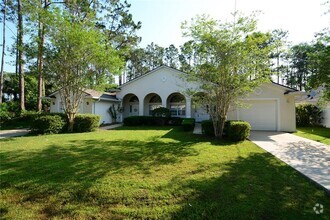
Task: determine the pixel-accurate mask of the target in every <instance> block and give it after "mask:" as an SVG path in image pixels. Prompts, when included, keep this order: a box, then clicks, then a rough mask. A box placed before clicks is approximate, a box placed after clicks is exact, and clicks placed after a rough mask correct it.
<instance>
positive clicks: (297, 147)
mask: <svg viewBox="0 0 330 220" xmlns="http://www.w3.org/2000/svg"><path fill="white" fill-rule="evenodd" d="M250 140H251V141H252V142H253V143H255V144H256V145H258V146H259V147H261V148H263V149H264V150H266V151H268V152H269V153H271V154H273V155H274V156H275V157H277V158H279V159H280V160H282V161H283V162H285V163H286V164H288V165H290V166H291V167H293V168H294V169H296V170H297V171H299V172H300V173H302V174H303V175H305V176H306V177H308V178H310V179H311V180H313V181H314V182H316V183H317V184H319V185H321V186H322V187H324V188H325V189H326V190H327V193H330V146H329V145H326V144H322V143H319V142H316V141H312V140H309V139H306V138H302V137H298V136H295V135H293V134H289V133H281V132H267V131H252V132H251V135H250Z"/></svg>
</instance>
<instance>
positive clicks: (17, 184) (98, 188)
mask: <svg viewBox="0 0 330 220" xmlns="http://www.w3.org/2000/svg"><path fill="white" fill-rule="evenodd" d="M0 162H1V172H0V175H1V176H0V177H1V194H0V213H1V214H0V218H1V219H54V218H55V219H145V218H149V219H302V218H305V219H306V218H308V219H312V218H315V217H318V218H321V219H328V218H329V216H330V214H329V210H330V209H329V207H330V197H329V196H327V195H326V194H325V192H324V190H322V189H320V188H318V187H316V185H315V184H313V183H311V182H310V181H308V180H307V179H306V178H305V177H303V176H302V175H300V174H299V173H297V172H296V171H294V170H293V169H291V168H290V167H288V166H287V165H285V164H284V163H282V162H280V161H279V160H277V159H275V158H274V157H273V156H272V155H270V154H268V153H266V152H265V151H264V150H262V149H260V148H259V147H257V146H256V145H254V144H253V143H251V142H249V141H245V142H240V143H233V142H228V141H224V142H218V141H214V140H210V139H208V138H204V137H202V136H198V135H193V134H189V133H184V132H182V131H181V130H180V129H179V128H174V129H173V128H170V127H159V128H155V127H153V128H147V127H143V128H142V127H131V128H125V127H122V128H119V129H117V130H111V131H97V132H93V133H83V134H61V135H47V136H36V137H21V138H13V139H5V140H1V141H0ZM316 203H321V204H323V206H324V207H325V208H324V213H323V214H321V215H316V214H315V213H314V211H313V206H314V205H315V204H316Z"/></svg>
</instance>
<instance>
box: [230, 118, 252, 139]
mask: <svg viewBox="0 0 330 220" xmlns="http://www.w3.org/2000/svg"><path fill="white" fill-rule="evenodd" d="M250 131H251V125H250V124H249V123H248V122H244V121H231V122H229V128H228V137H229V138H230V139H231V140H233V141H242V140H245V139H247V138H248V137H249V136H250Z"/></svg>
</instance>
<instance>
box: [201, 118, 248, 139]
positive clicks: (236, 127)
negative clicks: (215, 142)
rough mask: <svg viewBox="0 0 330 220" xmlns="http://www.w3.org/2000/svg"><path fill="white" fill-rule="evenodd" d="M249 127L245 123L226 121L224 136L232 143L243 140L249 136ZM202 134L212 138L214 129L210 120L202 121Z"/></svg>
mask: <svg viewBox="0 0 330 220" xmlns="http://www.w3.org/2000/svg"><path fill="white" fill-rule="evenodd" d="M250 131H251V125H250V124H249V123H248V122H245V121H226V122H225V125H224V129H223V133H224V135H226V136H228V137H229V139H231V140H234V141H241V140H245V139H247V138H248V137H249V136H250ZM202 133H203V134H205V135H207V136H214V127H213V122H212V121H211V120H206V121H202Z"/></svg>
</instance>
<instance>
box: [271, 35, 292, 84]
mask: <svg viewBox="0 0 330 220" xmlns="http://www.w3.org/2000/svg"><path fill="white" fill-rule="evenodd" d="M288 33H289V32H288V31H283V30H282V29H275V30H273V31H272V38H271V40H270V41H271V42H270V43H272V44H274V51H273V52H272V53H271V58H272V59H274V60H275V65H274V66H275V68H273V72H274V73H276V76H277V83H280V79H281V78H282V77H283V75H284V74H285V72H286V66H285V64H284V63H283V61H284V60H285V59H284V58H286V57H287V51H286V50H287V37H288Z"/></svg>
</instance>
